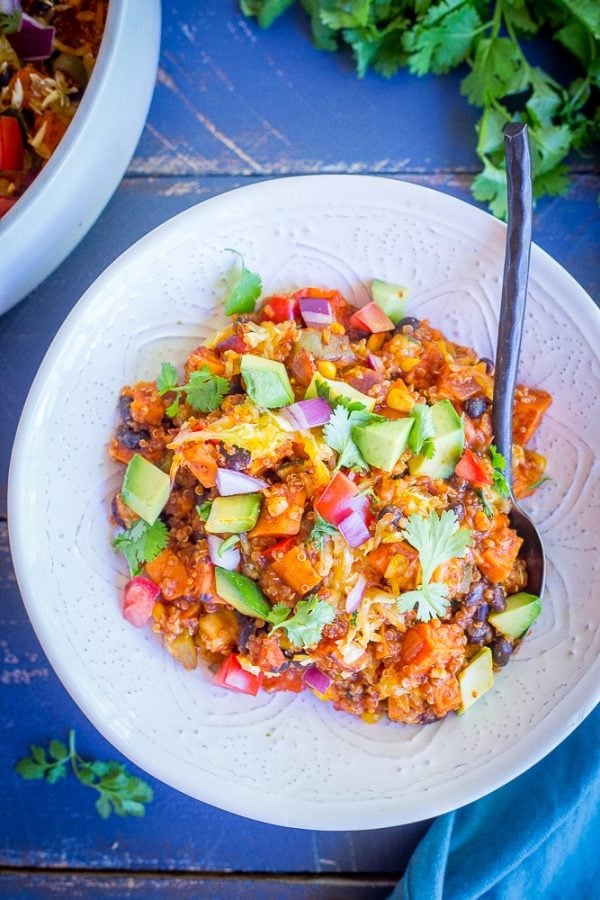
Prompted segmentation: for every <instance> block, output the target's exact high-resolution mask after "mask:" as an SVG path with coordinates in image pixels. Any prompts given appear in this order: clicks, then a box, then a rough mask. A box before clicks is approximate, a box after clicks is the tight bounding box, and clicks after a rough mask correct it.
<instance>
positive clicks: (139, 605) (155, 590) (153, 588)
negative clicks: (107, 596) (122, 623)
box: [123, 575, 160, 628]
mask: <svg viewBox="0 0 600 900" xmlns="http://www.w3.org/2000/svg"><path fill="white" fill-rule="evenodd" d="M159 597H160V588H159V586H158V585H157V584H155V583H154V582H153V581H151V579H150V578H144V576H143V575H136V576H135V578H132V579H131V581H128V582H127V585H126V587H125V595H124V597H123V616H124V618H125V619H127V621H128V622H131V624H132V625H135V627H136V628H143V627H144V625H147V624H148V622H149V621H150V618H151V616H152V610H153V608H154V604H155V603H156V601H157V600H158V598H159Z"/></svg>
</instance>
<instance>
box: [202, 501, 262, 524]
mask: <svg viewBox="0 0 600 900" xmlns="http://www.w3.org/2000/svg"><path fill="white" fill-rule="evenodd" d="M260 501H261V496H260V494H233V495H232V496H231V497H215V499H214V500H213V502H212V506H211V508H210V515H209V517H208V519H207V520H206V524H205V526H204V527H205V528H206V530H207V531H208V532H209V534H241V533H242V532H243V531H250V530H251V529H252V528H254V526H255V525H256V522H257V520H258V517H259V515H260Z"/></svg>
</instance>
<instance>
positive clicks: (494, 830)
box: [390, 707, 600, 900]
mask: <svg viewBox="0 0 600 900" xmlns="http://www.w3.org/2000/svg"><path fill="white" fill-rule="evenodd" d="M599 884H600V707H598V708H596V710H595V711H594V712H592V713H591V714H590V715H589V716H588V717H587V719H586V720H585V721H584V722H583V723H582V724H581V725H580V726H579V727H578V728H577V729H576V730H575V731H574V732H573V733H572V734H571V735H570V736H569V737H568V738H567V739H566V740H565V741H564V742H563V743H562V744H561V745H560V746H559V747H557V749H556V750H554V751H553V752H552V753H551V754H550V755H549V756H547V757H546V758H545V759H543V760H542V761H541V762H539V763H538V764H537V765H536V766H534V767H533V768H532V769H530V770H529V771H528V772H525V773H524V774H523V775H521V776H520V777H519V778H516V779H515V780H514V781H512V782H511V783H510V784H507V785H505V786H504V787H503V788H500V789H499V790H497V791H495V792H494V793H492V794H490V795H489V796H487V797H484V798H483V799H482V800H478V801H476V802H475V803H471V804H469V805H468V806H465V807H463V808H462V809H458V810H455V811H454V812H451V813H448V814H447V815H445V816H440V817H439V818H438V819H436V820H435V821H434V822H433V824H432V825H431V827H430V829H429V831H428V832H427V834H426V835H425V837H424V838H423V839H422V841H421V843H420V844H419V845H418V847H417V849H416V850H415V852H414V854H413V856H412V858H411V860H410V863H409V865H408V868H407V870H406V872H405V874H404V877H403V878H402V880H401V881H400V882H399V883H398V885H397V887H396V889H395V890H394V892H393V894H392V895H391V897H390V900H476V898H478V897H485V898H486V900H538V898H543V900H555V898H556V900H571V898H577V897H580V898H591V897H598V896H600V887H599Z"/></svg>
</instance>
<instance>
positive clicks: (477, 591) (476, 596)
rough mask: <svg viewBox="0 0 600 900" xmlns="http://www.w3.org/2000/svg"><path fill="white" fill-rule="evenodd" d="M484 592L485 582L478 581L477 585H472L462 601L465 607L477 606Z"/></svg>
mask: <svg viewBox="0 0 600 900" xmlns="http://www.w3.org/2000/svg"><path fill="white" fill-rule="evenodd" d="M484 590H485V582H483V581H478V582H477V584H474V585H473V587H472V588H471V590H470V591H469V593H468V594H467V596H466V597H465V599H464V604H465V606H478V605H479V604H480V603H481V601H482V599H483V592H484Z"/></svg>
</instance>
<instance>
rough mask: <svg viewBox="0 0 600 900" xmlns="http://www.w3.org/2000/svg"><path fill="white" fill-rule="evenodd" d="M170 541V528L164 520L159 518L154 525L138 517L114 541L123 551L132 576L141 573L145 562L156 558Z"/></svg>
mask: <svg viewBox="0 0 600 900" xmlns="http://www.w3.org/2000/svg"><path fill="white" fill-rule="evenodd" d="M168 543H169V530H168V528H167V526H166V525H165V523H164V522H161V520H160V519H157V520H156V522H155V523H154V524H153V525H149V524H148V523H147V522H144V520H143V519H138V520H137V522H134V523H133V525H132V526H131V527H130V528H127V529H126V530H125V531H122V532H121V533H120V534H118V535H117V536H116V538H115V539H114V541H113V542H112V545H113V547H114V548H115V550H117V551H118V552H120V553H122V554H123V556H124V557H125V559H126V560H127V564H128V566H129V572H130V574H131V576H132V577H134V576H135V575H139V573H140V571H141V569H142V567H143V565H144V563H147V562H152V560H153V559H156V557H157V556H158V554H159V553H160V552H161V550H164V549H165V547H166V546H167V544H168Z"/></svg>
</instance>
